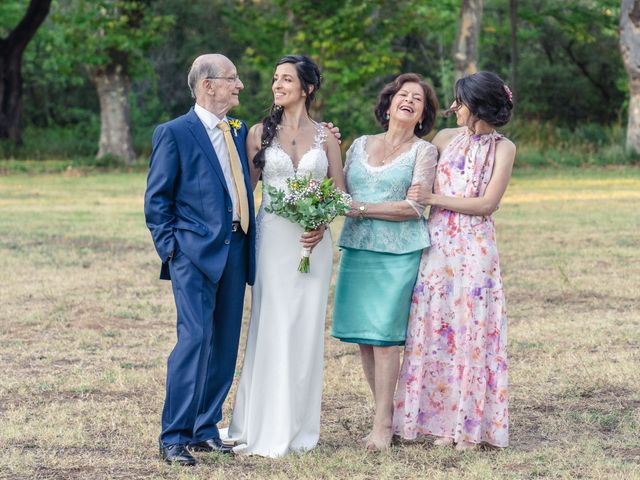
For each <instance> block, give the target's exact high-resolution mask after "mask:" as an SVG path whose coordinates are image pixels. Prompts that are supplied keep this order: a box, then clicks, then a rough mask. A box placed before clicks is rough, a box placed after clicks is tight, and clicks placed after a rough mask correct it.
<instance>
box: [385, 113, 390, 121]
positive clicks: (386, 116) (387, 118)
mask: <svg viewBox="0 0 640 480" xmlns="http://www.w3.org/2000/svg"><path fill="white" fill-rule="evenodd" d="M389 118H391V117H389V112H387V113H385V114H384V119H385V120H389Z"/></svg>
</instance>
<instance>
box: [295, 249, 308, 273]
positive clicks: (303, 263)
mask: <svg viewBox="0 0 640 480" xmlns="http://www.w3.org/2000/svg"><path fill="white" fill-rule="evenodd" d="M310 256H311V249H310V248H307V247H305V248H303V249H302V252H301V257H302V258H300V263H299V264H298V271H299V272H301V273H309V263H310V262H309V257H310Z"/></svg>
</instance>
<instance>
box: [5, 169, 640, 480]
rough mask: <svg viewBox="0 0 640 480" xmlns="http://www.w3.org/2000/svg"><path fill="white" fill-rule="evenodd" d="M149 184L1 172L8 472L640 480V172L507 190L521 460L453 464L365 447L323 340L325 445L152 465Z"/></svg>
mask: <svg viewBox="0 0 640 480" xmlns="http://www.w3.org/2000/svg"><path fill="white" fill-rule="evenodd" d="M144 182H145V179H144V175H142V174H128V175H127V174H100V175H98V174H95V175H93V174H92V175H89V176H83V175H80V174H77V173H76V172H74V171H73V170H70V171H68V172H67V173H66V174H64V175H41V176H27V175H12V176H4V177H0V272H1V274H0V361H1V366H0V372H1V373H0V478H3V479H5V478H6V479H30V480H35V479H41V478H42V479H44V478H47V479H49V478H52V479H53V478H55V479H92V480H99V479H138V478H140V479H147V478H158V479H160V478H167V479H168V478H171V479H217V478H230V479H231V478H282V479H293V478H314V479H321V478H354V479H364V478H398V479H412V478H429V479H457V478H461V479H462V478H464V479H501V478H513V479H521V478H524V479H527V478H531V479H533V478H562V479H574V478H585V479H586V478H602V479H633V478H639V479H640V248H639V242H640V209H639V208H638V206H639V205H640V169H634V168H625V169H607V170H603V169H597V170H595V169H594V170H591V169H589V170H559V171H555V170H554V171H546V172H534V171H521V172H518V173H517V174H516V176H515V177H514V178H513V179H512V181H511V184H510V187H509V190H508V193H507V195H506V197H505V199H504V201H503V203H502V207H501V208H500V210H499V211H498V213H497V214H496V215H495V218H496V223H497V228H498V235H499V239H498V241H499V245H500V248H501V261H502V268H503V274H504V283H505V286H506V294H507V301H508V309H509V328H510V330H509V358H510V407H511V446H510V447H509V448H508V449H505V450H495V449H490V450H489V449H487V450H479V451H472V452H465V453H458V452H455V451H454V450H451V449H442V448H436V447H433V446H432V445H431V441H430V440H429V439H425V440H421V441H418V442H414V443H398V444H395V445H394V446H393V448H392V449H391V450H390V451H387V452H384V453H376V454H374V453H367V452H365V451H364V450H362V449H361V448H360V447H359V446H358V444H357V440H358V439H359V438H360V437H361V436H363V435H364V434H365V433H366V432H367V431H368V428H369V422H370V418H371V416H372V405H371V402H370V400H369V392H368V387H367V386H366V383H365V381H364V378H363V375H362V374H361V370H360V365H359V358H358V356H357V355H356V350H355V348H354V347H353V346H350V345H345V344H341V343H339V342H337V341H335V340H333V339H331V338H330V337H328V336H327V338H326V348H325V358H326V361H325V388H324V396H323V406H322V432H321V439H320V443H319V445H318V448H316V449H315V450H313V451H312V452H309V453H307V454H304V455H291V456H288V457H285V458H282V459H278V460H269V459H263V458H254V457H249V458H246V457H240V458H228V457H222V456H219V455H215V454H210V455H200V456H199V458H200V459H201V462H200V464H199V466H197V467H195V468H192V469H180V468H178V467H170V466H168V465H165V464H164V463H162V462H161V461H160V460H159V458H158V454H157V437H158V433H159V423H160V411H161V407H162V401H163V393H164V375H165V365H166V357H167V355H168V353H169V352H170V350H171V348H172V346H173V342H174V339H175V319H174V315H175V312H174V306H173V300H172V296H171V291H170V284H169V283H168V282H161V281H159V280H157V275H158V269H159V262H158V259H157V258H156V256H155V252H154V251H153V247H152V244H151V240H150V236H149V234H148V232H147V230H146V227H145V225H144V218H143V215H142V194H143V190H144ZM334 227H337V225H334ZM334 229H335V228H334ZM330 321H331V318H330V317H329V318H328V321H327V324H328V325H329V324H330ZM232 395H233V391H232ZM228 403H229V402H228ZM229 414H230V403H229V404H228V405H227V407H226V411H225V421H228V419H229ZM225 421H223V423H225Z"/></svg>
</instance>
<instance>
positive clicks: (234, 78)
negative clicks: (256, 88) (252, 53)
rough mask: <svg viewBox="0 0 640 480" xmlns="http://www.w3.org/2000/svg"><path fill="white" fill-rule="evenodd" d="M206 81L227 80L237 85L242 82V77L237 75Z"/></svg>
mask: <svg viewBox="0 0 640 480" xmlns="http://www.w3.org/2000/svg"><path fill="white" fill-rule="evenodd" d="M205 80H226V81H227V82H232V83H235V82H237V81H238V80H240V75H238V74H237V73H236V74H235V75H233V76H231V77H206V78H205Z"/></svg>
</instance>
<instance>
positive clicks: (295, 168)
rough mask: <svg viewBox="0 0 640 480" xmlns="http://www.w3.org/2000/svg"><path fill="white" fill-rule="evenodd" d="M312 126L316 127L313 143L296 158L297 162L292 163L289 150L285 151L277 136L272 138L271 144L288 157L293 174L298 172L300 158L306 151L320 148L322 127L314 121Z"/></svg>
mask: <svg viewBox="0 0 640 480" xmlns="http://www.w3.org/2000/svg"><path fill="white" fill-rule="evenodd" d="M314 126H315V127H316V133H315V135H314V137H313V143H312V144H311V147H309V148H308V149H307V151H306V152H304V153H303V154H302V155H301V156H300V159H299V160H298V163H297V164H296V163H294V161H293V157H292V156H291V155H290V154H289V152H287V151H286V150H285V149H284V147H283V146H282V144H281V143H280V142H279V141H278V137H277V136H276V137H275V138H274V142H273V145H274V146H275V147H276V148H278V149H279V150H280V151H281V152H282V153H284V154H285V155H286V156H287V158H288V159H289V164H290V165H291V168H292V169H293V173H294V174H296V175H297V174H298V169H299V168H300V164H301V163H302V160H304V157H306V156H307V154H308V153H310V152H312V151H314V150H322V148H321V147H322V143H321V141H319V140H318V138H319V136H320V135H321V132H322V130H320V129H321V128H324V127H322V126H321V125H320V124H318V123H315V122H314Z"/></svg>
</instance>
